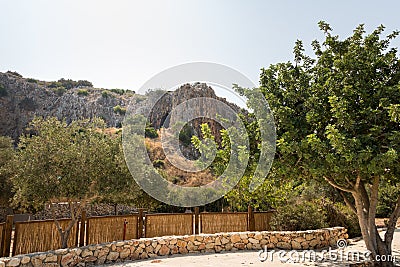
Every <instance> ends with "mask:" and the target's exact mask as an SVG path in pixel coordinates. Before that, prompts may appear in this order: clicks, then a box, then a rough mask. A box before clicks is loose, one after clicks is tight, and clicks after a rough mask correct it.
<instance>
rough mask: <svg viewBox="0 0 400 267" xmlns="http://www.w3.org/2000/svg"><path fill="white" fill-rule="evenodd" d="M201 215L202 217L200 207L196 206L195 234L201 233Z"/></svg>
mask: <svg viewBox="0 0 400 267" xmlns="http://www.w3.org/2000/svg"><path fill="white" fill-rule="evenodd" d="M199 217H200V208H199V207H195V208H194V234H195V235H197V234H199Z"/></svg>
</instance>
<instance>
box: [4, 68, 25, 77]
mask: <svg viewBox="0 0 400 267" xmlns="http://www.w3.org/2000/svg"><path fill="white" fill-rule="evenodd" d="M7 74H11V75H14V76H17V77H20V78H22V75H21V74H19V73H18V72H16V71H11V70H9V71H7Z"/></svg>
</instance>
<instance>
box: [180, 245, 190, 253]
mask: <svg viewBox="0 0 400 267" xmlns="http://www.w3.org/2000/svg"><path fill="white" fill-rule="evenodd" d="M179 253H181V254H186V253H188V250H187V249H186V247H180V248H179Z"/></svg>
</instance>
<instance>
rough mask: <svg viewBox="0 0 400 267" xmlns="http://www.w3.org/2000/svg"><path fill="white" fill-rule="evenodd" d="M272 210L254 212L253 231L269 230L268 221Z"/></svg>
mask: <svg viewBox="0 0 400 267" xmlns="http://www.w3.org/2000/svg"><path fill="white" fill-rule="evenodd" d="M271 218H272V212H269V211H265V212H254V222H255V229H254V230H255V231H269V230H271V227H270V222H271Z"/></svg>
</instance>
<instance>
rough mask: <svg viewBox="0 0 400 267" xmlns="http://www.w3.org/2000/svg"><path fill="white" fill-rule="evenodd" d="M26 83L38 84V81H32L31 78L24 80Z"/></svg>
mask: <svg viewBox="0 0 400 267" xmlns="http://www.w3.org/2000/svg"><path fill="white" fill-rule="evenodd" d="M26 81H27V82H28V83H37V82H38V80H36V79H33V78H28V79H26Z"/></svg>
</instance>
